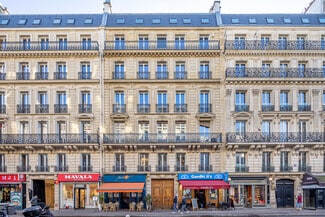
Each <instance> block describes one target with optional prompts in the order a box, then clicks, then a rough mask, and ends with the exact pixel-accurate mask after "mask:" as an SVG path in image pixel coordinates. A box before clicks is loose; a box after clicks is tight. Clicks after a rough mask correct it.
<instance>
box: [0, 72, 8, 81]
mask: <svg viewBox="0 0 325 217" xmlns="http://www.w3.org/2000/svg"><path fill="white" fill-rule="evenodd" d="M6 75H7V74H6V73H3V72H2V73H0V81H3V80H6Z"/></svg>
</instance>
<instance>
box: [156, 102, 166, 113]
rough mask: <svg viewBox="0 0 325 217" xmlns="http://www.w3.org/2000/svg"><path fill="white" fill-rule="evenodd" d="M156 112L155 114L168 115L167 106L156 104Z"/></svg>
mask: <svg viewBox="0 0 325 217" xmlns="http://www.w3.org/2000/svg"><path fill="white" fill-rule="evenodd" d="M156 112H157V113H168V112H169V104H156Z"/></svg>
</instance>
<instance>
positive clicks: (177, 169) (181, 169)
mask: <svg viewBox="0 0 325 217" xmlns="http://www.w3.org/2000/svg"><path fill="white" fill-rule="evenodd" d="M174 171H175V172H187V171H188V165H183V166H176V165H175V166H174Z"/></svg>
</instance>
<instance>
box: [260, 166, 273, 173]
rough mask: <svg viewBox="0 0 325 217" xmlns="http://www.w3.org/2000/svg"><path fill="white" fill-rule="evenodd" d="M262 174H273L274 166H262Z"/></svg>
mask: <svg viewBox="0 0 325 217" xmlns="http://www.w3.org/2000/svg"><path fill="white" fill-rule="evenodd" d="M262 172H274V166H269V165H263V166H262Z"/></svg>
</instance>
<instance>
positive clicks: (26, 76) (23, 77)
mask: <svg viewBox="0 0 325 217" xmlns="http://www.w3.org/2000/svg"><path fill="white" fill-rule="evenodd" d="M16 80H20V81H21V80H30V73H29V72H17V73H16Z"/></svg>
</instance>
